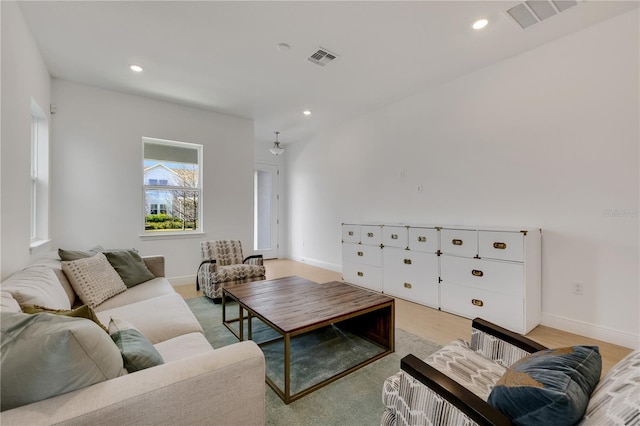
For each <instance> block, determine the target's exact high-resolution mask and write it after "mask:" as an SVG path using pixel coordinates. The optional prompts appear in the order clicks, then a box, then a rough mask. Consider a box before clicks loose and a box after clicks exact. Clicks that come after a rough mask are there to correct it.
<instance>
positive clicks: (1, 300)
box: [0, 290, 22, 312]
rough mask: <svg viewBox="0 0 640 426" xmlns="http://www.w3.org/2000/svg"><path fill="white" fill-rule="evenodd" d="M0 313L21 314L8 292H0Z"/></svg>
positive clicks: (16, 303)
mask: <svg viewBox="0 0 640 426" xmlns="http://www.w3.org/2000/svg"><path fill="white" fill-rule="evenodd" d="M0 312H22V308H21V307H20V304H19V303H18V301H17V300H16V299H14V298H13V296H12V295H11V293H9V292H8V291H4V290H3V291H0Z"/></svg>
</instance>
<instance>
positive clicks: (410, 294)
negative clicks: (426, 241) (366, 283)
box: [382, 247, 439, 308]
mask: <svg viewBox="0 0 640 426" xmlns="http://www.w3.org/2000/svg"><path fill="white" fill-rule="evenodd" d="M382 263H383V265H384V267H383V270H382V290H383V291H384V292H385V293H386V294H390V295H393V296H396V297H400V298H402V299H406V300H411V301H413V302H417V303H421V304H423V305H428V306H431V307H434V308H437V307H438V305H439V292H438V286H439V284H438V256H436V254H435V253H423V252H416V251H411V250H403V249H397V248H387V247H385V248H384V253H383V262H382Z"/></svg>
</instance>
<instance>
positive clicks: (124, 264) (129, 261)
mask: <svg viewBox="0 0 640 426" xmlns="http://www.w3.org/2000/svg"><path fill="white" fill-rule="evenodd" d="M104 255H105V256H107V260H108V261H109V263H110V264H111V266H113V269H115V270H116V272H117V273H118V275H120V278H122V281H124V284H125V285H126V286H127V288H131V287H134V286H136V285H138V284H141V283H143V282H145V281H149V280H151V279H153V278H155V275H153V274H152V273H151V271H149V269H148V268H147V265H145V263H144V260H142V258H141V257H140V255H139V254H138V253H136V252H135V251H134V250H110V251H105V252H104Z"/></svg>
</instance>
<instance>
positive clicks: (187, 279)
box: [168, 275, 196, 287]
mask: <svg viewBox="0 0 640 426" xmlns="http://www.w3.org/2000/svg"><path fill="white" fill-rule="evenodd" d="M168 280H169V282H170V283H171V285H172V286H174V287H176V286H179V285H187V284H193V285H194V286H195V285H196V276H195V275H186V276H184V277H172V278H168Z"/></svg>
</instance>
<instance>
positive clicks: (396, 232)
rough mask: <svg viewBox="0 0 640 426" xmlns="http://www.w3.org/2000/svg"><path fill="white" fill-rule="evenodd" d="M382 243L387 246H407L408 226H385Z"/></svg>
mask: <svg viewBox="0 0 640 426" xmlns="http://www.w3.org/2000/svg"><path fill="white" fill-rule="evenodd" d="M382 244H384V246H385V247H400V248H407V245H408V244H407V227H406V226H383V227H382Z"/></svg>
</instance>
